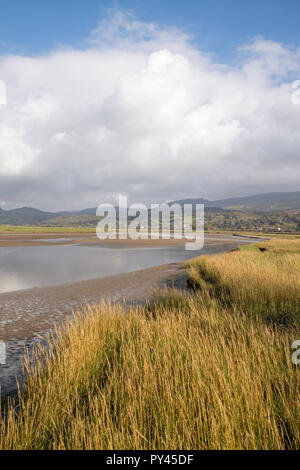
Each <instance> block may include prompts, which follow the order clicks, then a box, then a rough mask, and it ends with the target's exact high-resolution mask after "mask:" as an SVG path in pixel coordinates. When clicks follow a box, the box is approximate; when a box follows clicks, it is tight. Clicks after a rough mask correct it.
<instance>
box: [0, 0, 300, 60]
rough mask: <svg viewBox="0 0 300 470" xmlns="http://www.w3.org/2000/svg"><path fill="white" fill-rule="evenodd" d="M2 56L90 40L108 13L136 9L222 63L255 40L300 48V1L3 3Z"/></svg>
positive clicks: (65, 0) (142, 17)
mask: <svg viewBox="0 0 300 470" xmlns="http://www.w3.org/2000/svg"><path fill="white" fill-rule="evenodd" d="M0 8H1V10H0V53H1V54H7V53H9V54H10V53H14V54H15V53H17V54H25V55H36V54H41V53H46V52H48V51H50V50H53V49H55V48H56V47H59V46H61V45H69V46H73V47H76V48H84V47H85V46H86V41H85V39H86V38H88V37H89V34H90V31H91V30H92V29H94V28H95V27H96V26H97V24H98V23H99V21H101V20H102V19H103V17H105V14H106V10H107V9H108V8H119V9H122V10H124V9H130V10H131V11H132V12H134V13H135V14H136V16H137V17H138V18H139V20H141V21H144V22H152V21H153V22H156V23H157V24H158V25H160V26H161V27H165V26H167V25H172V26H176V27H178V28H181V29H184V30H185V31H187V32H188V33H191V34H193V36H194V40H195V42H196V43H197V45H198V47H199V48H200V49H201V50H203V51H205V52H209V53H212V54H214V55H215V58H216V60H218V61H220V62H229V63H230V62H232V60H233V58H234V57H235V53H236V48H237V47H238V46H239V45H241V44H243V43H246V42H249V41H250V40H251V39H252V38H253V37H255V36H258V35H262V36H264V37H265V38H266V39H269V40H272V41H276V42H282V43H284V44H290V45H295V44H299V43H300V28H299V19H300V18H299V12H300V5H299V0H263V1H261V0H252V1H244V0H243V1H241V0H186V1H183V0H122V1H115V2H112V1H110V0H51V1H50V0H48V1H47V0H45V1H41V0H26V1H25V0H1V1H0Z"/></svg>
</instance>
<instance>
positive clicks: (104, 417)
mask: <svg viewBox="0 0 300 470" xmlns="http://www.w3.org/2000/svg"><path fill="white" fill-rule="evenodd" d="M285 243H287V244H289V242H285ZM272 244H273V242H271V244H270V245H268V249H270V251H273V254H272V255H271V254H268V255H267V253H268V252H264V253H261V252H260V251H259V250H254V251H253V252H252V251H245V252H236V253H231V254H229V255H223V256H218V257H214V258H206V259H205V264H204V265H205V266H206V268H205V269H206V270H204V271H203V261H200V265H199V261H196V262H194V263H193V267H192V273H191V282H192V281H193V276H194V277H195V273H196V272H197V273H198V274H197V277H195V279H194V281H195V280H196V279H197V282H198V285H199V286H200V289H196V290H195V291H193V292H191V293H187V292H184V291H173V290H170V291H168V292H165V293H160V294H159V295H158V296H157V297H156V300H155V302H154V303H153V304H151V305H147V306H145V307H136V308H128V307H126V306H125V305H120V304H105V303H102V304H101V305H99V306H98V307H96V308H93V309H92V308H87V311H86V312H84V313H83V314H77V315H76V316H75V318H74V320H73V321H72V322H68V324H67V325H66V326H65V328H64V330H63V331H58V332H57V337H56V339H55V340H54V339H53V340H52V341H51V342H50V348H49V350H48V351H47V352H46V351H45V350H42V349H40V350H37V352H36V357H35V361H34V364H33V365H32V364H29V363H28V365H27V367H28V373H29V375H28V381H27V386H26V389H25V392H24V394H23V395H22V396H21V397H20V402H19V404H18V407H17V408H15V407H14V404H13V403H11V404H10V405H9V406H8V409H7V410H6V413H5V417H4V418H3V419H2V423H1V428H0V448H1V449H115V450H118V449H157V450H159V449H299V448H300V427H299V423H300V396H299V385H300V374H299V372H300V371H299V368H297V366H295V365H293V364H292V361H291V343H292V342H293V341H294V340H295V339H297V337H296V333H297V330H296V329H295V327H294V323H293V322H292V323H291V324H289V325H288V326H283V325H282V324H281V323H280V322H279V324H278V325H277V323H275V322H274V318H272V319H271V321H270V319H269V318H268V316H267V315H265V314H264V315H263V316H260V314H259V311H258V310H257V311H256V314H255V315H254V314H253V312H252V310H251V309H248V308H247V303H246V299H250V300H251V304H252V303H253V304H254V301H253V299H251V295H254V296H255V297H257V294H259V295H260V293H262V294H263V289H262V288H260V287H259V285H260V282H264V283H265V285H266V286H265V290H266V291H267V292H268V294H267V295H265V294H264V295H265V296H264V301H263V302H262V301H260V299H259V298H258V302H259V304H260V305H263V306H264V307H267V302H270V308H273V305H272V302H273V300H272V297H271V293H270V292H271V289H272V286H273V287H276V288H277V287H278V286H280V289H281V290H280V292H282V295H283V296H284V299H285V298H287V297H288V296H287V293H286V292H285V290H284V287H285V289H287V290H290V289H292V292H293V293H295V294H296V295H299V282H298V284H297V279H296V278H297V276H294V272H291V273H290V276H287V275H286V273H287V270H288V268H287V266H288V265H291V266H292V267H294V264H293V263H294V261H293V259H294V256H295V257H297V256H298V255H297V253H295V254H293V253H294V252H295V250H296V252H297V250H298V249H299V246H300V242H298V243H297V244H295V246H294V248H295V249H290V248H291V245H289V247H287V248H286V250H284V249H283V245H279V244H277V242H274V247H273V248H274V249H273V248H272ZM265 256H268V257H269V258H270V259H271V257H272V256H273V261H274V265H273V271H272V270H271V267H270V264H271V260H269V262H266V263H265V262H262V261H261V259H263V257H265ZM252 257H256V259H257V264H256V268H255V262H254V259H252ZM280 257H282V259H281V261H280V259H279V258H280ZM269 258H266V259H269ZM285 258H286V259H285ZM199 266H200V268H199ZM234 266H235V269H234ZM264 266H265V269H266V270H265V277H264V276H263V269H264ZM198 268H199V269H200V270H199V269H198ZM298 268H299V266H298ZM275 271H276V274H275ZM208 272H209V273H211V276H210V277H209V276H208V275H207V273H208ZM234 272H235V275H236V281H234V279H235V277H234ZM201 273H202V274H203V273H204V278H205V279H204V278H203V277H202V278H201ZM298 274H299V270H298ZM244 275H247V276H248V282H247V280H246V279H245V280H244ZM214 276H215V278H216V279H215V280H214ZM249 276H250V277H249ZM257 276H258V279H259V280H257ZM269 276H271V280H270V279H269ZM277 276H279V277H280V280H281V281H282V282H283V281H284V284H283V285H282V284H280V283H279V282H278V279H277ZM200 279H202V281H200ZM220 279H221V281H222V282H223V281H224V282H226V286H228V287H229V288H230V289H231V291H230V297H226V298H225V297H224V298H223V297H222V295H225V291H224V292H223V293H222V295H219V292H217V291H214V290H213V288H212V286H213V284H214V282H216V283H217V284H218V285H220V284H219V283H220V282H221V281H220ZM288 279H290V284H289V283H288ZM298 280H299V279H298ZM193 285H194V286H195V285H196V283H195V282H194V284H193ZM297 285H298V291H297V289H296V286H297ZM238 286H239V287H238ZM238 289H240V292H238ZM245 289H246V291H247V292H246V293H243V291H244V290H245ZM216 292H217V294H218V296H217V295H216ZM227 295H229V294H228V292H227ZM274 296H275V298H276V301H274V302H275V303H276V302H277V301H278V300H277V296H278V292H277V291H275V292H274ZM229 299H230V301H231V303H230V302H229ZM297 299H298V297H297ZM225 300H226V302H225ZM290 305H291V306H292V302H291V303H290ZM295 305H296V301H295V303H294V306H295ZM242 307H243V308H242ZM244 307H245V308H244ZM291 314H292V315H293V312H291ZM279 320H280V319H279Z"/></svg>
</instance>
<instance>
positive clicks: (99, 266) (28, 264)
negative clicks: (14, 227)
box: [0, 244, 234, 293]
mask: <svg viewBox="0 0 300 470" xmlns="http://www.w3.org/2000/svg"><path fill="white" fill-rule="evenodd" d="M232 247H234V246H230V245H228V244H226V245H222V244H218V245H217V246H214V247H209V246H208V247H205V248H204V249H203V250H201V252H197V251H186V250H185V249H184V247H162V248H134V249H122V248H120V249H117V248H103V247H91V246H84V245H56V246H55V245H54V246H33V247H21V246H20V247H0V293H3V292H11V291H16V290H20V289H27V288H30V287H42V286H51V285H58V284H62V283H65V282H75V281H82V280H87V279H93V278H97V277H103V276H110V275H113V274H120V273H125V272H130V271H135V270H138V269H145V268H150V267H153V266H158V265H161V264H166V263H172V262H180V261H184V260H185V259H188V258H191V257H194V256H198V255H200V254H205V253H211V252H222V251H226V250H228V249H231V248H232Z"/></svg>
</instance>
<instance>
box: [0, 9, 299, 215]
mask: <svg viewBox="0 0 300 470" xmlns="http://www.w3.org/2000/svg"><path fill="white" fill-rule="evenodd" d="M241 49H242V52H243V55H242V57H240V56H239V57H240V59H239V62H238V65H235V66H229V65H226V64H218V63H216V62H215V61H214V60H213V59H212V58H210V57H209V56H207V55H206V54H203V53H202V52H201V51H200V50H198V49H197V47H196V46H195V45H194V44H193V43H192V42H191V41H190V40H189V38H188V37H187V35H185V34H184V33H183V32H181V31H178V30H176V29H175V28H168V29H160V28H159V27H158V26H157V25H155V24H152V23H151V24H146V23H143V22H141V21H138V20H137V19H136V18H134V17H132V16H130V15H126V14H124V13H122V12H118V11H117V12H113V13H111V14H110V15H109V16H108V17H107V19H105V21H102V22H101V23H100V24H99V26H98V27H97V28H96V29H95V30H94V31H93V32H92V33H91V37H90V38H89V42H88V47H87V48H86V49H84V50H76V49H73V48H65V49H60V50H56V51H53V52H52V53H50V54H47V55H45V56H39V57H23V56H2V57H0V79H1V80H2V81H3V82H5V83H6V94H7V104H6V105H5V106H1V107H0V200H1V201H4V202H5V203H6V207H15V206H19V205H33V206H37V207H41V208H44V209H75V208H84V207H86V206H94V205H97V204H100V203H102V202H107V201H110V200H111V198H113V197H114V195H115V194H118V193H122V194H127V195H128V196H129V197H130V200H131V201H132V202H159V201H163V200H170V199H178V198H183V197H193V196H194V197H209V198H218V197H223V196H224V197H225V196H234V195H241V194H250V193H255V192H267V191H271V190H272V191H273V190H287V191H288V190H297V189H299V172H300V157H299V155H300V133H299V124H300V106H297V105H295V104H293V100H292V95H293V93H294V92H295V90H293V88H292V86H291V81H292V80H293V79H296V78H300V60H299V59H300V49H299V48H298V49H297V48H295V47H294V48H291V47H285V46H284V45H282V44H278V43H275V42H272V41H267V40H265V39H264V38H255V39H254V40H253V41H252V42H251V43H250V44H246V45H244V46H243V47H242V48H241ZM239 53H240V51H239ZM2 204H3V202H2Z"/></svg>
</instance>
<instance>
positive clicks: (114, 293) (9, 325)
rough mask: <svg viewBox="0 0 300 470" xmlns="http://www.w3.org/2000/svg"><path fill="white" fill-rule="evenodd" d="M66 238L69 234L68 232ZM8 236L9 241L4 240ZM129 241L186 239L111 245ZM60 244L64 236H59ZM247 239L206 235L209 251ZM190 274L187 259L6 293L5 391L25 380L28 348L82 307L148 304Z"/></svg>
mask: <svg viewBox="0 0 300 470" xmlns="http://www.w3.org/2000/svg"><path fill="white" fill-rule="evenodd" d="M6 237H7V235H6ZM36 237H38V240H41V235H40V234H38V235H36V234H35V235H30V236H29V235H26V237H24V236H23V237H20V234H17V235H16V236H15V237H13V236H9V238H10V242H11V243H13V242H16V243H18V244H19V246H26V244H27V241H28V243H35V240H37V238H36ZM63 237H64V238H67V237H66V236H65V234H64V236H63ZM45 238H47V240H48V239H49V238H50V237H49V235H48V234H47V235H46V237H45ZM60 238H62V235H61V234H57V239H60ZM51 239H52V237H51ZM47 240H46V243H48V241H47ZM79 240H82V238H81V239H80V238H77V237H74V234H71V235H70V243H76V244H77V243H78V242H79ZM86 240H87V243H91V237H87V238H85V239H84V242H82V241H80V243H86ZM3 241H5V240H3V239H2V242H3ZM8 241H9V240H8ZM124 242H125V248H126V247H130V248H131V247H136V246H138V247H143V246H145V245H144V243H145V242H148V244H147V245H146V246H151V247H155V246H170V245H171V246H172V243H179V242H181V243H184V241H183V240H143V241H137V242H135V243H134V244H131V243H130V242H131V241H127V240H125V241H124V240H109V241H107V242H106V245H109V246H116V247H119V248H120V247H121V246H124ZM20 243H23V244H24V245H20ZM37 243H43V242H40V241H38V242H37ZM49 243H53V242H49ZM58 243H64V241H61V240H58ZM92 243H93V242H92ZM95 243H99V244H101V246H103V243H104V244H105V242H100V241H99V240H98V239H96V241H95ZM161 243H164V244H166V245H164V244H163V245H161ZM243 243H249V240H248V239H246V238H245V239H242V238H241V239H240V238H235V237H230V236H227V235H221V234H220V235H215V234H213V235H211V236H210V237H207V236H206V239H205V245H206V246H207V250H208V253H207V252H206V255H207V254H217V253H222V252H224V251H230V250H231V249H234V248H236V247H237V246H238V245H240V244H243ZM2 246H3V245H2ZM4 246H5V245H4ZM207 250H206V251H207ZM197 254H199V253H197ZM192 256H193V252H191V257H192ZM186 279H187V273H186V271H185V269H183V263H170V264H167V265H161V266H157V267H153V268H148V269H142V270H138V271H134V272H129V273H123V274H117V275H114V276H107V277H103V278H97V279H90V280H86V281H80V282H71V283H65V284H61V285H57V286H51V287H36V288H31V289H26V290H19V291H15V292H9V293H4V294H1V295H0V340H1V341H4V342H5V343H6V350H7V361H6V365H4V366H1V367H0V384H1V396H2V397H3V396H6V395H8V394H12V393H15V392H16V378H17V379H18V381H19V383H20V384H22V377H23V374H22V359H23V357H24V353H25V350H28V351H29V353H30V352H31V351H32V349H33V348H34V346H35V345H36V344H37V343H39V342H43V341H44V340H45V338H46V337H47V335H48V333H49V332H51V331H53V328H54V325H57V326H59V325H62V324H63V322H64V321H65V320H66V319H67V318H70V316H71V315H72V313H73V312H76V311H81V310H82V308H83V307H84V306H85V305H87V304H90V305H93V304H99V302H101V301H102V300H107V301H124V302H126V303H129V304H130V303H131V304H139V303H144V302H145V301H146V300H149V299H151V296H152V294H153V291H155V290H157V289H160V288H163V287H164V286H172V285H174V286H175V287H185V284H186Z"/></svg>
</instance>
